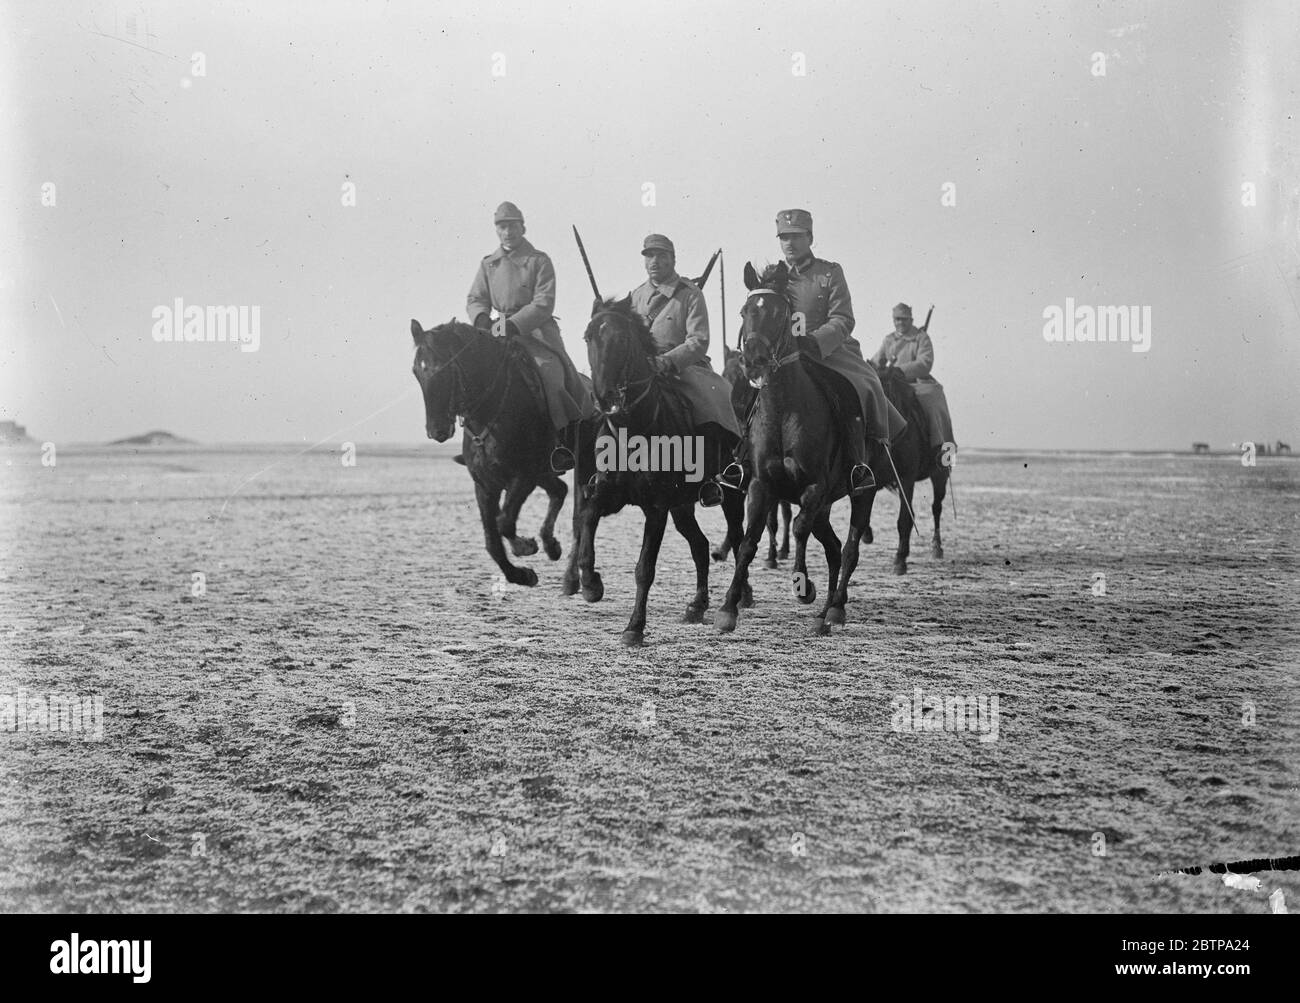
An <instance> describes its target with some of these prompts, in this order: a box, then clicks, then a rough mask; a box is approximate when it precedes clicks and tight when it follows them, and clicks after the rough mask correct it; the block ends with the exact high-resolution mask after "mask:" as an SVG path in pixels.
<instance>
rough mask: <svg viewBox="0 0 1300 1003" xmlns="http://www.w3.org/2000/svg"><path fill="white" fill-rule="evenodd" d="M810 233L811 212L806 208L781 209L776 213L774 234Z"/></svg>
mask: <svg viewBox="0 0 1300 1003" xmlns="http://www.w3.org/2000/svg"><path fill="white" fill-rule="evenodd" d="M783 233H812V213H810V212H809V211H808V210H807V209H782V210H781V211H780V212H778V213H777V214H776V235H777V236H778V237H779V236H781V234H783Z"/></svg>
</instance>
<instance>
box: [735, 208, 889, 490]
mask: <svg viewBox="0 0 1300 1003" xmlns="http://www.w3.org/2000/svg"><path fill="white" fill-rule="evenodd" d="M776 235H777V238H778V239H779V240H780V242H781V253H782V255H783V256H784V257H785V260H786V264H787V265H788V267H789V270H790V280H789V284H788V286H787V289H786V292H787V296H788V298H789V301H790V309H791V323H792V334H793V335H794V343H795V345H796V347H797V348H798V350H799V354H800V356H801V358H802V359H803V360H805V361H807V362H812V363H814V364H815V365H816V366H817V367H818V376H819V377H824V380H823V383H824V384H825V385H828V386H830V387H831V388H832V389H833V392H834V398H835V399H834V404H835V407H836V412H837V415H838V417H839V424H840V428H841V430H842V432H843V435H844V442H845V446H846V449H847V451H848V455H849V459H850V462H851V463H852V469H851V471H850V473H849V487H850V494H852V495H860V494H862V493H863V492H865V491H868V490H870V489H871V488H873V487H875V478H874V475H873V474H872V473H871V464H872V463H873V462H875V461H876V460H878V459H879V458H880V456H881V454H882V453H883V452H884V451H885V449H886V447H887V445H888V443H889V441H890V440H891V439H893V438H894V437H895V436H897V435H898V434H899V433H901V432H902V431H903V429H905V428H906V427H907V421H906V419H904V418H903V416H902V415H901V414H899V412H898V409H897V408H895V407H894V406H893V405H892V404H890V403H889V400H888V399H887V398H886V397H885V391H884V389H883V388H882V387H881V385H880V377H879V376H878V375H877V374H876V371H875V370H874V369H872V367H871V366H869V365H867V363H866V360H865V359H863V357H862V349H861V347H860V346H859V345H858V343H857V341H856V340H854V338H853V327H854V324H855V321H854V319H853V302H852V299H851V297H850V296H849V287H848V284H847V283H846V282H845V280H844V271H843V269H841V268H840V266H839V265H838V264H836V263H835V262H833V261H824V260H822V259H821V258H818V257H815V256H814V255H813V253H812V241H813V221H812V214H811V213H809V212H808V211H807V210H805V209H784V210H782V211H781V212H779V213H777V217H776ZM734 469H735V468H729V469H728V471H727V474H726V478H727V480H728V482H730V483H734V474H733V471H734Z"/></svg>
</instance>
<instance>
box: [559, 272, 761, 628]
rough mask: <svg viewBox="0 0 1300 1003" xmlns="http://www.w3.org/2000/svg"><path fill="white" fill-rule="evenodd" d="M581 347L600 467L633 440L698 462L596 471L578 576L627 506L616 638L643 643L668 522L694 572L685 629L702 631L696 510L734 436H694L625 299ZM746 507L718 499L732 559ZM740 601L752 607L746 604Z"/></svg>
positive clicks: (730, 497)
mask: <svg viewBox="0 0 1300 1003" xmlns="http://www.w3.org/2000/svg"><path fill="white" fill-rule="evenodd" d="M584 337H585V340H586V342H587V358H588V361H589V362H590V363H591V378H592V383H593V384H594V387H595V391H596V400H597V401H598V402H599V404H600V408H601V411H602V412H603V414H604V421H605V428H604V431H603V432H602V436H603V437H605V438H604V441H602V442H598V443H597V447H596V448H597V451H598V452H597V456H598V458H599V457H600V456H608V455H610V450H609V447H610V445H611V443H613V442H614V441H615V440H618V441H621V442H628V441H632V439H633V437H637V441H639V442H650V443H653V442H655V441H656V440H657V441H659V442H661V443H664V442H669V441H671V440H675V441H677V442H678V443H680V444H681V445H682V450H681V452H679V453H678V456H679V457H682V456H684V455H685V443H686V440H687V439H690V440H691V445H692V449H693V451H694V455H695V456H696V457H697V459H698V464H697V468H696V469H695V470H693V471H686V470H685V469H684V468H683V469H671V466H672V465H671V464H670V465H669V466H670V469H667V470H663V469H659V470H655V469H653V468H652V469H649V470H646V469H641V466H642V465H641V464H637V465H635V467H634V465H633V464H631V463H629V464H626V465H622V464H619V465H616V466H614V467H612V468H609V466H608V465H607V464H606V463H604V462H603V461H602V462H601V463H600V464H599V465H600V466H605V467H607V469H603V470H600V471H599V472H598V473H597V474H596V476H595V477H593V478H592V479H591V481H590V482H589V485H588V489H587V491H586V493H589V497H588V499H587V502H586V504H585V506H584V510H583V512H584V514H583V523H582V532H581V542H580V554H579V558H578V566H579V568H582V569H585V568H586V567H587V562H588V561H589V560H591V559H592V556H593V547H594V541H595V535H596V527H597V525H598V523H599V522H600V520H601V519H602V518H603V517H605V516H607V515H612V514H613V513H615V512H618V511H619V510H621V509H622V508H623V507H624V506H626V505H635V506H637V507H638V508H640V509H641V511H642V512H643V513H644V515H645V529H644V531H643V534H642V538H641V556H640V559H639V560H638V561H637V565H636V585H637V593H636V605H635V606H634V607H633V610H632V616H631V618H630V619H629V620H628V622H627V626H626V627H625V628H624V630H623V643H624V644H626V645H629V646H639V645H641V644H642V643H644V637H645V626H646V601H647V598H648V596H649V594H650V586H651V585H652V584H653V583H654V579H655V565H656V563H657V562H658V559H659V548H660V546H661V545H662V544H663V538H664V530H665V528H666V527H667V523H668V517H669V516H670V515H671V516H672V520H673V525H674V526H676V527H677V532H678V533H680V534H681V535H682V536H683V537H684V538H685V539H686V542H687V543H688V544H689V545H690V548H691V557H692V559H693V560H694V562H695V597H694V598H693V599H692V600H691V602H690V603H689V604H688V605H687V607H686V612H685V613H684V614H683V616H682V622H684V623H703V622H704V611H705V610H706V609H708V606H709V541H708V540H707V539H706V538H705V536H704V533H703V531H702V530H701V529H700V527H699V523H697V522H696V520H695V506H696V504H697V503H698V502H699V498H700V491H701V488H702V486H703V485H705V484H707V483H708V482H710V481H712V480H713V478H714V476H715V475H716V474H717V473H718V472H719V471H720V470H721V469H722V468H723V467H724V466H725V465H726V463H727V461H728V459H729V458H730V455H731V447H732V445H733V444H734V436H733V435H731V433H728V432H724V431H723V430H722V429H720V428H717V427H716V426H711V425H710V426H705V428H704V430H697V429H696V428H695V427H694V425H693V423H692V420H691V417H690V412H689V408H688V406H687V405H686V403H685V401H683V400H682V399H681V398H680V397H679V396H678V394H677V393H676V391H674V390H673V389H672V384H671V381H669V380H667V379H665V378H663V377H660V376H659V375H657V374H656V372H655V369H654V367H653V366H652V364H651V359H653V358H654V357H655V356H656V355H657V354H658V353H657V351H656V348H655V344H654V340H653V339H652V338H651V336H650V330H649V328H648V327H646V324H645V321H644V320H643V319H642V318H641V317H640V316H638V315H637V313H636V312H635V311H634V310H633V309H632V301H631V298H630V297H626V298H624V299H622V300H619V301H617V302H615V301H613V300H606V301H605V302H603V303H600V302H598V303H596V304H595V307H594V309H593V311H592V318H591V322H590V323H589V324H588V325H587V331H586V334H585V336H584ZM697 447H698V448H697ZM661 466H662V464H661ZM743 506H744V502H743V500H742V499H741V497H740V495H739V493H738V492H735V491H724V492H723V497H722V507H723V514H724V515H725V516H726V518H727V547H728V549H731V550H733V551H734V550H735V549H736V548H737V547H738V546H739V543H740V536H741V529H742V524H743V518H744V512H743ZM584 574H585V571H584ZM744 598H747V599H748V600H749V602H750V603H752V598H749V597H748V596H745V597H744Z"/></svg>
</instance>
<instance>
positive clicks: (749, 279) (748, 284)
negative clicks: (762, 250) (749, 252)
mask: <svg viewBox="0 0 1300 1003" xmlns="http://www.w3.org/2000/svg"><path fill="white" fill-rule="evenodd" d="M758 284H759V283H758V273H757V272H756V271H754V264H753V262H750V261H746V262H745V288H746V289H749V290H751V291H753V290H755V289H757V288H758Z"/></svg>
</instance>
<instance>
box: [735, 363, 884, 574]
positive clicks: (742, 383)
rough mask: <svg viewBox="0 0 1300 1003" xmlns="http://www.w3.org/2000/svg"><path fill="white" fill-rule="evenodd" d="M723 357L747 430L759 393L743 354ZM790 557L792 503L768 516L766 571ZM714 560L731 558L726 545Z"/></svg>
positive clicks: (737, 409) (779, 506) (738, 418)
mask: <svg viewBox="0 0 1300 1003" xmlns="http://www.w3.org/2000/svg"><path fill="white" fill-rule="evenodd" d="M722 355H723V358H724V359H726V363H725V364H724V365H723V367H722V377H723V379H725V380H726V381H727V382H728V383H730V384H731V407H732V409H733V410H734V411H735V412H736V421H738V422H740V427H741V428H742V429H743V428H744V427H745V422H746V421H747V420H748V419H749V408H750V405H751V404H752V403H753V400H754V394H755V393H757V391H756V390H755V389H754V388H753V387H751V386H750V385H749V380H747V379H746V378H745V374H744V371H743V370H742V368H741V353H740V352H737V351H735V350H734V349H730V348H728V347H727V346H726V345H723V346H722ZM777 509H780V510H781V549H780V551H779V552H778V551H777V549H776V513H777ZM868 542H870V541H868ZM789 556H790V503H789V502H788V501H779V502H776V503H775V504H774V505H773V506H772V511H770V512H768V514H767V558H766V559H765V560H764V561H763V566H764V567H765V568H777V567H780V565H779V564H778V563H777V558H778V557H780V558H782V559H784V558H787V557H789ZM713 559H714V560H715V561H725V560H726V559H727V548H726V545H725V544H720V545H719V546H717V547H715V548H714V550H713Z"/></svg>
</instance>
